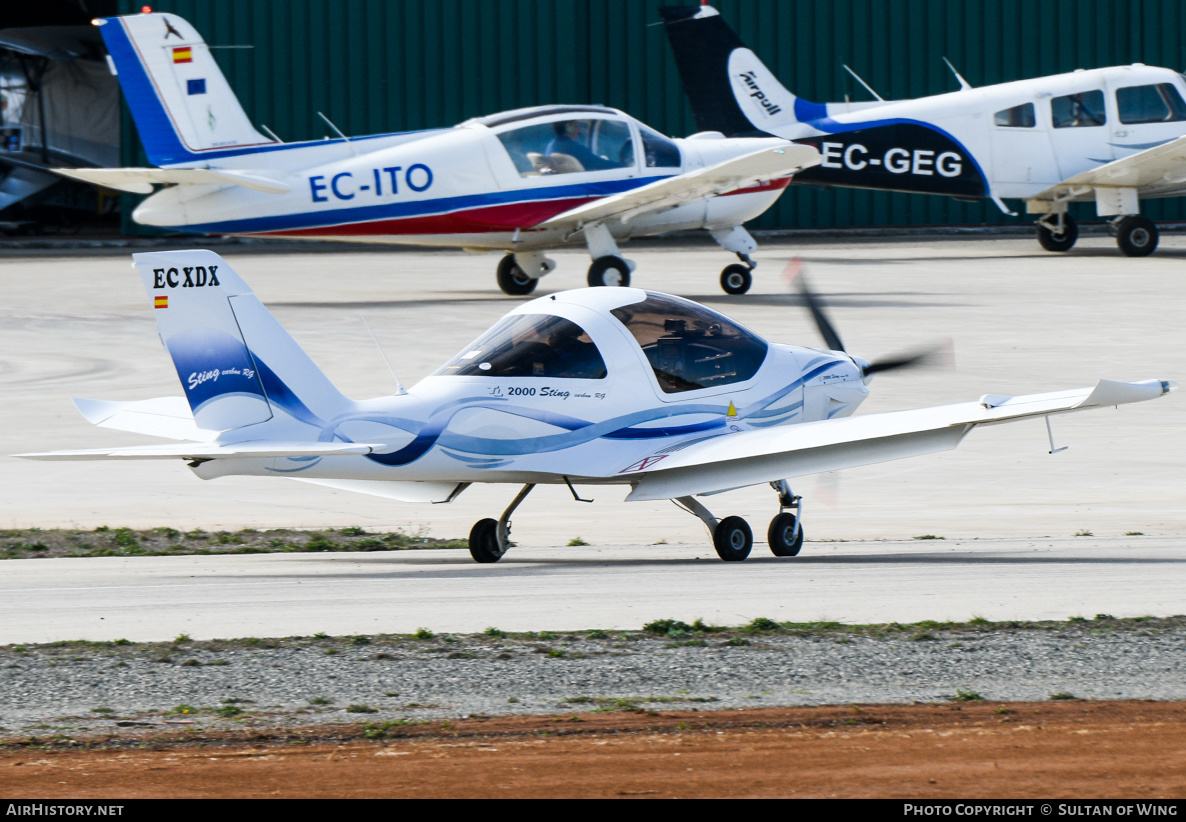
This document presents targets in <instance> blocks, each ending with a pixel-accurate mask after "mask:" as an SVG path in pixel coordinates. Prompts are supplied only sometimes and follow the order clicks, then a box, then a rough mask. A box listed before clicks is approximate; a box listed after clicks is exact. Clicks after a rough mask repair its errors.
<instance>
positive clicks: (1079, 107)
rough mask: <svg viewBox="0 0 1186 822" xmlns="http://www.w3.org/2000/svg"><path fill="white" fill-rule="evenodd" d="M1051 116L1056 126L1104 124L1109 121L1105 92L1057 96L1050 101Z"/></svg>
mask: <svg viewBox="0 0 1186 822" xmlns="http://www.w3.org/2000/svg"><path fill="white" fill-rule="evenodd" d="M1050 118H1051V120H1053V122H1054V127H1055V128H1089V127H1092V126H1102V125H1103V124H1104V123H1105V122H1106V121H1107V118H1106V117H1105V115H1104V93H1103V92H1102V91H1099V90H1095V91H1084V92H1080V93H1079V94H1068V95H1066V96H1064V97H1055V98H1054V99H1053V100H1051V101H1050Z"/></svg>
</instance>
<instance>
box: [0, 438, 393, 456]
mask: <svg viewBox="0 0 1186 822" xmlns="http://www.w3.org/2000/svg"><path fill="white" fill-rule="evenodd" d="M386 447H387V446H385V445H382V444H376V443H357V442H267V441H264V442H260V441H254V442H237V443H226V444H222V445H218V444H215V443H205V442H186V443H178V444H172V443H170V444H168V445H136V446H131V447H128V448H91V449H84V450H79V451H42V452H38V453H32V454H16V455H14V456H18V457H21V458H23V459H28V460H166V459H184V460H212V459H233V458H238V459H262V458H265V457H331V456H337V455H347V454H370V453H371V452H373V451H382V450H383V449H385V448H386Z"/></svg>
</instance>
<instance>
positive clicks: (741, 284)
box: [721, 263, 754, 294]
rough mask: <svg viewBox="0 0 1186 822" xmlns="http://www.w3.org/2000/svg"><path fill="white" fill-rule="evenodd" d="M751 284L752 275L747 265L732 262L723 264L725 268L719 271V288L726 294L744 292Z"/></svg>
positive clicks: (752, 282)
mask: <svg viewBox="0 0 1186 822" xmlns="http://www.w3.org/2000/svg"><path fill="white" fill-rule="evenodd" d="M753 284H754V275H753V274H751V273H750V270H749V266H747V265H741V264H740V263H734V264H733V265H727V266H725V270H724V271H722V272H721V288H723V289H724V290H725V293H726V294H744V293H745V292H747V291H749V287H750V286H751V285H753Z"/></svg>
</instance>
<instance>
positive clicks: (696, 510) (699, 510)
mask: <svg viewBox="0 0 1186 822" xmlns="http://www.w3.org/2000/svg"><path fill="white" fill-rule="evenodd" d="M770 487H771V488H773V489H774V490H775V491H777V492H778V507H779V509H781V510H780V512H779V514H778V515H777V516H775V517H774V519H772V520H771V521H770V528H769V529H768V530H767V532H766V539H767V541H768V542H769V543H770V552H771V553H773V554H774V555H775V556H776V557H793V556H797V555H798V553H799V551H800V549H802V548H803V526H802V524H801V523H800V522H799V518H800V516H801V515H802V510H803V503H802V500H803V498H802V497H799V496H796V495H795V494H794V493H793V492H792V491H791V486H790V483H788V482H787V481H786V480H779V481H778V482H772V483H770ZM672 502H674V503H675V504H676V505H677V506H679V507H680V508H682V509H684V510H685V511H687V512H688V513H689V514H692V515H693V516H695V517H698V518H699V519H700V521H701V522H703V523H704V524H705V526H706V527H707V528H708V533H709V534H710V535H711V536H712V547H713V548H715V549H716V552H717V556H719V557H720V558H721V559H723V560H725V562H741V561H742V560H743V559H745V558H746V557H748V556H749V553H750V551H751V550H752V549H753V547H754V534H753V531H751V530H750V527H749V523H747V522H746V521H745V520H744V519H742V518H741V517H725V518H724V519H723V520H719V521H718V520H717V518H716V517H714V516H713V515H712V512H711V511H709V510H708V509H707V508H705V507H704V505H702V504H701V503H700V502H699V501H698V500H697V499H696V498H695V497H678V498H676V499H673V500H672Z"/></svg>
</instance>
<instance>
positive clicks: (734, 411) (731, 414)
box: [725, 400, 737, 417]
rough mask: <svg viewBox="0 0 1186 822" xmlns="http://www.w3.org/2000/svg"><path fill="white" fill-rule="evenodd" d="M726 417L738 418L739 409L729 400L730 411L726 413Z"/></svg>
mask: <svg viewBox="0 0 1186 822" xmlns="http://www.w3.org/2000/svg"><path fill="white" fill-rule="evenodd" d="M725 416H726V417H736V416H737V409H736V408H735V407H733V401H732V400H729V410H728V411H726V412H725Z"/></svg>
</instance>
